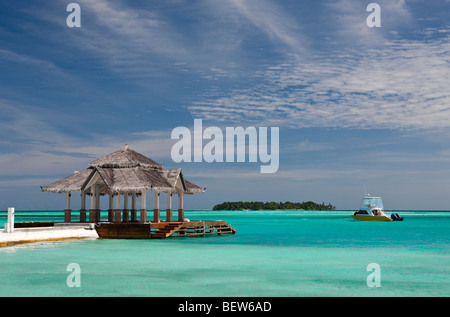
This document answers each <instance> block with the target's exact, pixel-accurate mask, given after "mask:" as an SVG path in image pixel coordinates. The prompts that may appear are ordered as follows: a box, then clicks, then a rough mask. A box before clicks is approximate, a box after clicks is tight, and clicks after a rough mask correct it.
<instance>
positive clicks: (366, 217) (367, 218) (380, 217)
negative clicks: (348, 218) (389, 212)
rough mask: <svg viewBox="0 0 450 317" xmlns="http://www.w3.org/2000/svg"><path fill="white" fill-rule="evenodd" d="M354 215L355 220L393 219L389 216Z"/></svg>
mask: <svg viewBox="0 0 450 317" xmlns="http://www.w3.org/2000/svg"><path fill="white" fill-rule="evenodd" d="M352 217H353V219H355V220H363V221H393V220H392V219H391V218H389V217H387V216H364V215H353V216H352Z"/></svg>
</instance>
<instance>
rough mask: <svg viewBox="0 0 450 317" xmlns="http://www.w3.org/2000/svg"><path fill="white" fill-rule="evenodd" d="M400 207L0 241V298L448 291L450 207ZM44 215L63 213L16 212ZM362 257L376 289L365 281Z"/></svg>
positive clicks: (260, 214) (234, 214) (261, 215)
mask: <svg viewBox="0 0 450 317" xmlns="http://www.w3.org/2000/svg"><path fill="white" fill-rule="evenodd" d="M399 213H400V214H401V215H402V216H403V217H404V221H402V222H362V221H355V220H353V219H351V217H350V216H351V214H352V212H350V211H186V213H185V216H186V217H188V218H190V219H191V220H219V219H222V220H225V221H227V222H228V223H230V224H231V225H233V226H234V227H235V228H236V229H237V234H235V235H222V236H207V237H190V238H169V239H166V240H101V239H93V240H77V241H65V242H46V243H36V244H27V245H18V246H13V247H7V248H0V280H1V283H0V296H172V297H184V296H202V297H203V296H204V297H207V296H218V297H224V296H231V297H236V296H244V297H246V296H257V297H260V296H261V297H262V296H271V297H297V296H349V297H350V296H433V297H434V296H449V295H450V252H449V250H450V249H449V247H450V212H418V211H414V212H412V211H402V212H399ZM162 214H164V213H162ZM105 217H107V216H106V213H102V218H105ZM52 220H54V221H61V220H63V213H62V212H20V211H17V212H16V221H52ZM5 221H6V212H0V224H1V226H2V227H3V224H2V223H4V222H5ZM69 263H77V264H78V265H79V266H80V268H81V275H80V277H81V279H80V281H81V285H80V287H68V286H67V283H66V280H67V277H68V276H69V274H70V273H71V272H68V271H67V265H68V264H69ZM370 263H377V264H378V265H379V266H380V269H381V271H380V281H381V284H380V287H373V288H371V287H369V286H368V285H367V277H368V275H369V274H371V273H372V271H367V266H368V265H369V264H370Z"/></svg>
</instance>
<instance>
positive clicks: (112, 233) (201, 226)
mask: <svg viewBox="0 0 450 317" xmlns="http://www.w3.org/2000/svg"><path fill="white" fill-rule="evenodd" d="M95 230H96V231H97V234H98V236H99V237H100V238H106V239H165V238H168V237H188V236H203V235H211V234H217V235H220V234H227V233H228V234H235V233H236V229H235V228H233V227H232V226H231V225H229V224H228V223H226V222H225V221H223V220H218V221H210V220H209V221H189V222H158V223H131V222H128V223H112V222H99V223H97V224H96V225H95Z"/></svg>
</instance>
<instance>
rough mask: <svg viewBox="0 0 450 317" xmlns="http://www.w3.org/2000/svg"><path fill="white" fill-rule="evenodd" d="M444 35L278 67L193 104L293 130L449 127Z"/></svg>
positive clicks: (224, 116)
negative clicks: (256, 80) (251, 84)
mask: <svg viewBox="0 0 450 317" xmlns="http://www.w3.org/2000/svg"><path fill="white" fill-rule="evenodd" d="M440 34H441V37H439V38H435V39H427V40H426V41H422V42H421V41H416V40H391V41H386V42H385V45H383V46H381V47H379V48H373V49H366V50H364V51H355V50H351V49H348V50H342V51H341V52H339V53H337V54H336V55H330V56H324V57H320V58H317V59H315V60H310V61H307V62H292V63H290V64H286V63H285V64H284V65H272V67H271V68H268V69H267V70H266V72H265V73H264V75H263V77H264V78H265V80H266V81H265V83H264V84H260V85H257V86H254V87H252V88H248V89H237V90H234V91H232V92H231V93H229V94H228V95H222V96H217V97H214V96H211V97H210V98H206V99H205V101H198V102H196V103H194V104H192V105H191V106H189V107H188V108H189V110H190V111H191V112H192V113H193V115H195V116H196V117H202V118H204V119H209V120H216V121H234V122H242V121H243V120H246V121H248V122H249V123H252V124H255V123H258V124H261V125H270V124H281V125H282V126H287V127H294V128H304V127H341V128H362V129H365V128H366V129H377V128H393V129H399V128H400V129H402V128H444V127H445V128H447V127H449V126H450V120H449V119H450V92H449V90H448V83H449V82H450V66H449V65H450V57H449V56H450V44H449V41H448V39H449V37H448V36H446V33H443V32H441V33H440Z"/></svg>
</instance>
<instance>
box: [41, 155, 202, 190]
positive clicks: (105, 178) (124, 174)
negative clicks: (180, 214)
mask: <svg viewBox="0 0 450 317" xmlns="http://www.w3.org/2000/svg"><path fill="white" fill-rule="evenodd" d="M89 165H90V167H89V168H87V169H86V170H84V171H81V172H77V173H74V174H73V175H71V176H68V177H66V178H63V179H61V180H59V181H56V182H54V183H52V184H50V185H48V186H46V187H43V188H42V191H46V192H56V193H62V192H68V191H82V190H88V189H89V188H90V186H92V184H94V183H95V184H96V185H99V186H100V188H99V190H100V193H101V194H107V193H137V194H140V193H141V192H142V190H154V191H158V192H166V193H175V192H179V191H183V192H184V193H186V194H194V193H202V192H204V191H205V190H204V189H203V188H201V187H200V186H197V185H195V184H193V183H191V182H189V181H187V180H185V179H184V176H183V173H182V172H181V169H177V170H164V169H163V167H162V165H161V164H159V163H157V162H155V161H153V160H151V159H149V158H147V157H145V156H144V155H142V154H140V153H137V152H135V151H133V150H131V149H130V148H129V147H128V146H125V148H124V149H123V150H120V151H117V152H114V153H111V154H109V155H106V156H104V157H102V158H100V159H98V160H96V161H94V162H92V163H91V164H89Z"/></svg>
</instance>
